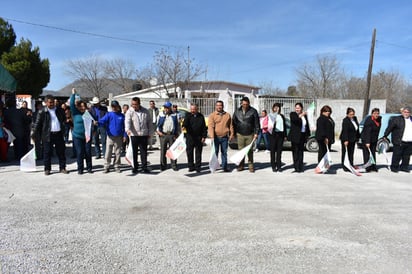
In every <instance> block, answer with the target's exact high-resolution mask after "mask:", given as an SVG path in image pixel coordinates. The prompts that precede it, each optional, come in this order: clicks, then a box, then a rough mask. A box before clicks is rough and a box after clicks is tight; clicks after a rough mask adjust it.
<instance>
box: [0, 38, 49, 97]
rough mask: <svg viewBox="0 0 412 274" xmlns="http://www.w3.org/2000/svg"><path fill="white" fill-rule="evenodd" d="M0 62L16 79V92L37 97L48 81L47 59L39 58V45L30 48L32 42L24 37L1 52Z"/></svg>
mask: <svg viewBox="0 0 412 274" xmlns="http://www.w3.org/2000/svg"><path fill="white" fill-rule="evenodd" d="M1 63H2V64H3V66H4V67H5V68H6V69H7V70H8V71H9V72H10V73H11V74H12V75H13V76H14V78H15V79H16V80H17V90H16V91H17V92H24V93H26V94H31V95H32V96H33V97H34V98H37V97H38V96H39V95H40V94H41V93H42V90H43V88H44V87H46V86H47V84H48V83H49V81H50V64H49V60H48V59H41V58H40V49H39V47H34V48H32V43H31V42H30V41H29V40H25V39H24V38H22V39H21V40H20V43H19V44H17V45H16V46H14V47H12V48H11V49H10V51H9V52H5V53H3V54H2V56H1Z"/></svg>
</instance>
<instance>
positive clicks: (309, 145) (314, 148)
mask: <svg viewBox="0 0 412 274" xmlns="http://www.w3.org/2000/svg"><path fill="white" fill-rule="evenodd" d="M305 147H306V150H307V151H309V152H318V150H319V144H318V141H316V139H315V138H309V139H308V141H307V142H306V145H305Z"/></svg>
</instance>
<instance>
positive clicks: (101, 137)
mask: <svg viewBox="0 0 412 274" xmlns="http://www.w3.org/2000/svg"><path fill="white" fill-rule="evenodd" d="M90 104H92V107H91V108H90V110H89V112H90V114H91V115H92V116H93V118H94V120H95V121H99V120H100V119H102V118H103V117H104V116H105V115H106V113H107V107H105V106H102V105H101V104H100V100H99V98H98V97H93V100H91V101H90ZM106 136H107V133H106V128H105V127H104V126H99V125H97V126H96V127H95V128H94V131H93V142H94V151H95V153H96V159H100V158H101V157H102V152H103V157H104V156H105V152H106ZM100 143H101V144H102V147H101V148H100Z"/></svg>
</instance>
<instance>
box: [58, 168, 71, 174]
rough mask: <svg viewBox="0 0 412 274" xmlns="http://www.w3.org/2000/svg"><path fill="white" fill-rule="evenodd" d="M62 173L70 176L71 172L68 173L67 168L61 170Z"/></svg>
mask: <svg viewBox="0 0 412 274" xmlns="http://www.w3.org/2000/svg"><path fill="white" fill-rule="evenodd" d="M60 173H63V174H69V172H68V171H67V170H66V169H65V168H63V169H60Z"/></svg>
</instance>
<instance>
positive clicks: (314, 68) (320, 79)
mask: <svg viewBox="0 0 412 274" xmlns="http://www.w3.org/2000/svg"><path fill="white" fill-rule="evenodd" d="M296 73H297V76H298V79H297V83H298V85H297V86H298V91H299V92H300V93H301V95H303V96H307V97H317V98H319V97H321V98H342V97H344V96H345V94H342V91H343V90H342V89H343V88H344V79H345V73H344V71H343V69H342V68H341V66H340V64H339V62H338V60H337V59H336V57H335V56H317V57H316V63H315V64H311V65H310V64H304V65H302V67H300V68H298V69H297V70H296Z"/></svg>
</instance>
